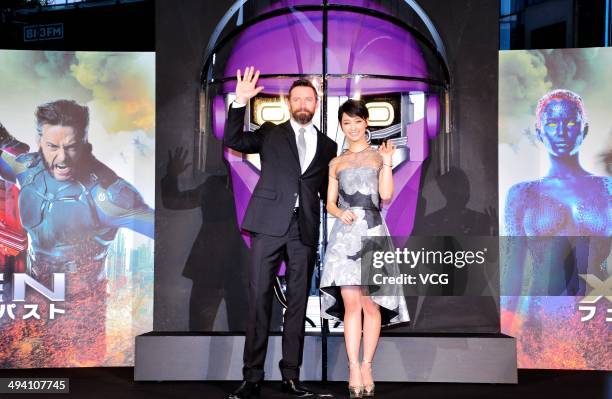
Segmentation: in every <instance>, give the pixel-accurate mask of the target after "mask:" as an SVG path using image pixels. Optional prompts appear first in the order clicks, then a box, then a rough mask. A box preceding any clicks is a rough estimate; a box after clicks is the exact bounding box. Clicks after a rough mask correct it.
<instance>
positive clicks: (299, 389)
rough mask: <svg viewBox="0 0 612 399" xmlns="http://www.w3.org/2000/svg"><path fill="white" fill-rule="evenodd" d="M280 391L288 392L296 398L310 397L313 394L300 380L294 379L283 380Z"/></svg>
mask: <svg viewBox="0 0 612 399" xmlns="http://www.w3.org/2000/svg"><path fill="white" fill-rule="evenodd" d="M281 391H283V392H284V393H288V394H289V395H292V396H294V397H296V398H310V397H314V396H315V394H314V392H312V391H311V390H310V389H308V388H306V387H305V386H304V385H301V384H300V381H298V380H297V379H295V380H283V382H282V383H281Z"/></svg>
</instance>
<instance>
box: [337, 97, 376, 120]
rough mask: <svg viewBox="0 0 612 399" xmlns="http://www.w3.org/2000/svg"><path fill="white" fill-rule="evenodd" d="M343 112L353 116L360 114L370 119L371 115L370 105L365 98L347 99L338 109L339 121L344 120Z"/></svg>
mask: <svg viewBox="0 0 612 399" xmlns="http://www.w3.org/2000/svg"><path fill="white" fill-rule="evenodd" d="M342 114H347V115H348V116H350V117H351V118H354V117H356V116H358V117H360V118H361V119H368V118H369V117H370V113H369V112H368V107H366V103H365V102H364V101H363V100H350V99H349V100H346V101H345V102H344V104H342V105H341V106H340V108H339V109H338V122H342Z"/></svg>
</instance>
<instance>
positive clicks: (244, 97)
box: [236, 67, 264, 104]
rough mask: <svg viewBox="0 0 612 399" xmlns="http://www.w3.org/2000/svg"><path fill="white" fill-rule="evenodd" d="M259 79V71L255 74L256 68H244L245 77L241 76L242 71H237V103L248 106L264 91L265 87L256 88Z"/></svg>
mask: <svg viewBox="0 0 612 399" xmlns="http://www.w3.org/2000/svg"><path fill="white" fill-rule="evenodd" d="M257 79H259V70H257V72H255V67H246V68H244V76H243V77H241V76H240V69H239V70H237V71H236V80H237V82H236V101H237V102H238V103H240V104H246V103H247V102H249V100H250V99H251V98H253V97H255V96H256V95H257V94H259V92H260V91H262V90H263V89H264V87H263V86H258V87H255V85H257Z"/></svg>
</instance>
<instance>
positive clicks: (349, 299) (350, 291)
mask: <svg viewBox="0 0 612 399" xmlns="http://www.w3.org/2000/svg"><path fill="white" fill-rule="evenodd" d="M340 292H341V294H342V301H343V302H344V343H345V345H346V354H347V356H348V361H349V386H360V385H362V383H361V373H360V370H359V367H356V366H358V365H359V346H360V344H361V288H360V287H350V286H349V287H341V288H340Z"/></svg>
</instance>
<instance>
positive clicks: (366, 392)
mask: <svg viewBox="0 0 612 399" xmlns="http://www.w3.org/2000/svg"><path fill="white" fill-rule="evenodd" d="M361 364H362V365H363V364H369V365H370V372H371V370H372V361H371V360H370V361H365V360H364V361H362V362H361ZM360 371H361V369H360ZM362 381H363V379H362ZM361 397H362V398H373V397H374V381H372V383H371V384H367V385H365V384H364V385H363V391H362V393H361Z"/></svg>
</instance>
